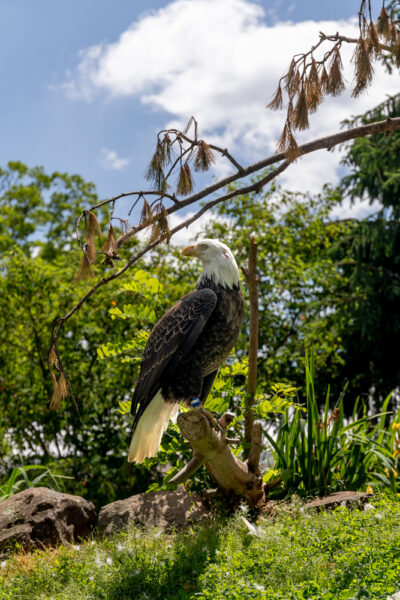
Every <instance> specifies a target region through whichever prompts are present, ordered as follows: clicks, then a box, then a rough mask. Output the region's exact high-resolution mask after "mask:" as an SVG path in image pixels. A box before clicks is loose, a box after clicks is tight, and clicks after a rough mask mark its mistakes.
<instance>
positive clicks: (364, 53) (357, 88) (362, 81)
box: [351, 38, 374, 98]
mask: <svg viewBox="0 0 400 600" xmlns="http://www.w3.org/2000/svg"><path fill="white" fill-rule="evenodd" d="M352 61H353V62H354V64H355V85H354V89H353V92H352V94H351V95H352V96H353V97H354V98H356V97H357V96H359V95H360V94H361V92H362V91H363V90H365V88H366V87H367V86H368V85H369V84H370V83H371V80H372V75H373V72H374V71H373V68H372V64H371V56H370V52H369V51H368V42H367V40H364V39H362V38H360V39H359V40H358V42H357V46H356V49H355V51H354V54H353V58H352Z"/></svg>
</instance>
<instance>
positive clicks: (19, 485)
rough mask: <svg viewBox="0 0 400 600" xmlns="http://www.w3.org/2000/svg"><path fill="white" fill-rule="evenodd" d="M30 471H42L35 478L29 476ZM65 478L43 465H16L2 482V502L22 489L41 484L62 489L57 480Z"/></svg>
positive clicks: (0, 489) (0, 495)
mask: <svg viewBox="0 0 400 600" xmlns="http://www.w3.org/2000/svg"><path fill="white" fill-rule="evenodd" d="M28 471H34V472H37V471H42V472H41V473H40V474H39V475H36V477H34V478H33V479H30V478H29V476H28ZM59 479H65V477H63V476H62V475H55V474H54V473H53V472H52V471H51V470H50V469H47V468H46V467H44V466H42V465H23V466H21V467H15V468H14V469H13V470H12V471H11V474H10V476H9V477H8V479H7V480H6V481H5V482H4V483H0V502H3V500H7V498H10V496H13V495H14V494H17V493H18V492H21V491H22V490H25V489H28V488H33V487H37V486H39V485H47V486H48V487H51V488H53V487H55V488H56V489H57V490H59V489H60V486H59V483H58V481H57V480H59Z"/></svg>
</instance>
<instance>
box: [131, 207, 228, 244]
mask: <svg viewBox="0 0 400 600" xmlns="http://www.w3.org/2000/svg"><path fill="white" fill-rule="evenodd" d="M194 214H195V211H189V212H187V213H186V214H185V215H181V214H177V213H173V214H172V215H171V216H170V217H169V218H168V225H169V228H170V229H174V228H175V227H177V226H178V225H181V224H182V223H183V222H184V221H186V220H187V219H190V218H191V217H193V215H194ZM215 221H219V222H224V223H225V222H226V219H223V218H222V217H220V216H219V215H216V214H215V213H212V212H207V213H205V214H204V215H202V216H201V217H199V218H198V219H197V221H194V223H192V224H191V225H189V227H188V228H186V227H184V228H183V229H181V230H180V231H178V232H177V233H175V234H174V236H173V237H172V238H171V244H174V246H187V245H188V244H190V243H191V242H193V241H194V239H195V238H196V235H197V234H198V233H201V232H202V231H203V230H204V228H205V227H206V225H207V224H208V223H211V222H215ZM138 237H139V239H141V240H142V241H145V240H146V239H147V238H148V232H147V231H146V230H144V231H142V232H140V233H138Z"/></svg>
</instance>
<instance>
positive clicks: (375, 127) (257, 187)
mask: <svg viewBox="0 0 400 600" xmlns="http://www.w3.org/2000/svg"><path fill="white" fill-rule="evenodd" d="M399 128H400V117H396V118H393V119H390V118H388V119H386V120H384V121H379V122H375V123H369V124H367V125H361V126H359V127H354V128H352V129H348V130H346V131H341V132H339V133H335V134H333V135H330V136H326V137H323V138H319V139H317V140H313V141H311V142H308V143H306V144H303V145H302V146H300V150H301V153H302V154H303V155H305V154H309V153H311V152H315V151H316V150H321V149H327V150H331V149H332V148H333V147H334V146H336V145H338V144H342V143H344V142H347V141H349V140H352V139H356V138H358V137H364V136H366V135H369V134H374V133H385V132H386V133H389V132H391V131H395V130H396V129H399ZM279 162H280V163H281V164H280V165H279V166H278V167H276V168H275V169H274V170H272V171H271V172H269V173H268V174H267V175H265V176H263V177H261V178H260V179H258V180H257V181H255V182H254V183H251V184H249V185H244V186H243V187H240V186H238V187H236V188H235V189H233V190H230V191H229V192H227V193H225V194H222V195H221V196H218V197H216V198H214V199H212V200H210V201H208V202H207V203H206V204H204V206H202V208H201V209H200V210H198V211H197V212H196V213H195V214H194V215H193V216H191V217H189V218H188V219H186V220H185V221H183V222H182V223H181V224H179V225H177V226H176V227H175V228H174V229H172V230H171V232H170V233H171V235H174V234H176V233H177V232H178V231H180V230H181V229H183V228H187V227H189V225H191V224H192V223H194V222H195V221H196V220H197V219H199V218H200V217H201V216H202V215H203V214H204V213H206V212H207V211H208V210H210V209H211V208H213V207H214V206H216V205H217V204H219V203H221V202H224V201H227V200H229V199H231V198H234V197H236V196H239V195H243V194H249V193H251V192H254V191H255V192H260V191H261V190H262V188H263V187H264V186H266V185H267V184H268V183H269V182H271V181H272V180H273V179H275V178H276V177H277V176H278V175H280V174H281V173H282V172H283V171H284V170H285V169H286V168H287V167H288V166H289V164H290V162H291V161H289V160H287V159H286V158H285V154H284V153H282V152H281V153H279V154H274V155H272V156H269V157H267V158H264V159H262V160H260V161H258V162H255V163H253V164H251V165H249V166H247V167H246V168H243V169H242V170H241V171H240V172H239V171H237V172H235V173H233V174H232V175H230V176H228V177H225V178H223V179H221V180H219V181H217V182H215V183H213V184H211V185H209V186H207V187H206V188H204V189H203V190H201V191H200V192H198V193H196V194H193V195H191V196H189V197H187V198H185V199H184V200H180V201H177V202H174V204H173V206H171V207H170V208H168V209H167V211H166V212H167V214H168V215H171V214H173V213H175V212H177V211H178V210H181V209H183V208H185V207H188V206H190V205H192V204H194V203H195V202H198V201H199V200H201V199H203V198H206V197H208V196H210V195H211V194H213V193H214V192H216V191H218V190H220V189H221V188H224V187H226V186H228V185H229V184H232V183H234V182H236V181H238V180H240V179H243V178H245V177H248V176H249V175H252V174H254V173H257V172H259V171H261V170H263V169H265V168H266V167H268V166H271V165H273V164H276V163H279ZM148 193H149V194H155V193H159V192H154V190H152V191H149V192H143V191H136V192H127V193H123V194H119V195H118V196H115V197H114V198H111V199H109V200H108V201H103V202H101V203H99V204H97V205H95V206H93V207H91V208H90V209H88V211H85V212H91V211H94V210H95V208H96V207H99V206H104V204H106V203H107V202H108V203H114V202H115V201H116V200H117V199H118V198H123V197H126V196H134V195H139V194H141V195H143V196H144V195H146V194H148ZM171 198H173V196H171ZM147 226H148V225H143V224H142V225H138V226H136V227H132V228H131V229H130V230H128V231H127V232H126V233H125V234H123V235H121V236H120V238H119V239H118V240H117V242H118V245H119V246H121V245H122V244H124V243H125V242H126V241H127V240H128V239H130V237H132V236H133V235H134V234H135V233H137V232H138V231H141V230H143V229H145V228H146V227H147ZM162 241H163V238H162V237H159V238H158V239H156V240H154V241H153V242H151V243H149V244H147V245H146V246H145V247H144V248H142V249H141V250H140V251H139V252H137V253H136V254H134V255H133V256H132V257H131V258H130V259H129V260H128V261H127V262H126V264H125V265H124V266H123V267H122V268H121V269H119V270H118V271H115V272H114V273H112V274H111V275H109V276H107V277H103V278H102V279H100V280H99V281H98V282H97V283H96V284H95V285H94V286H93V287H92V288H91V289H90V290H89V291H88V292H87V293H86V294H85V295H84V296H83V297H82V298H81V299H80V300H79V301H78V302H77V303H76V304H75V306H73V307H72V308H71V310H70V311H69V312H68V313H67V314H65V315H63V316H62V317H60V318H58V319H57V320H56V321H55V323H54V327H53V334H52V338H51V342H50V347H49V352H48V359H49V357H50V352H51V349H52V348H53V349H54V351H55V353H56V356H57V361H58V364H57V370H58V371H59V372H60V373H63V375H64V376H65V379H66V382H67V386H68V391H69V394H70V395H71V396H72V397H73V394H72V388H71V384H70V381H69V379H68V377H67V374H66V372H65V369H64V367H63V364H62V361H61V357H60V355H59V352H58V345H57V340H58V338H59V335H60V332H61V329H62V327H63V325H64V323H65V322H66V321H68V320H69V319H70V318H71V317H72V316H73V315H74V314H75V313H76V312H77V311H78V310H79V309H80V308H81V307H82V306H83V304H85V302H86V301H87V300H88V299H89V298H90V297H91V296H93V294H95V293H96V292H97V290H98V289H100V288H101V287H103V286H104V285H106V284H107V283H109V282H110V281H113V280H114V279H117V278H118V277H120V276H121V275H122V274H123V273H125V272H126V271H127V270H128V269H130V268H131V267H132V266H133V265H134V264H136V263H137V262H138V260H140V259H141V258H142V257H143V256H144V255H145V254H147V253H148V252H150V251H151V250H152V249H153V248H155V247H156V246H157V245H158V244H160V243H161V242H162Z"/></svg>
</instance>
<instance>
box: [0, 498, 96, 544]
mask: <svg viewBox="0 0 400 600" xmlns="http://www.w3.org/2000/svg"><path fill="white" fill-rule="evenodd" d="M95 521H96V512H95V509H94V505H93V504H92V503H91V502H88V501H87V500H85V499H84V498H81V497H80V496H72V495H70V494H62V493H61V492H55V491H54V490H50V489H48V488H44V487H37V488H31V489H28V490H24V491H23V492H20V493H19V494H15V496H11V498H8V500H5V501H4V502H1V503H0V552H5V551H8V550H12V548H13V547H15V545H16V544H19V545H20V546H21V547H22V548H24V549H25V550H29V549H31V548H43V547H45V546H58V545H59V544H67V543H71V542H74V541H77V540H79V539H81V538H87V537H88V535H89V534H90V532H91V531H92V529H93V526H94V525H95Z"/></svg>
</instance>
